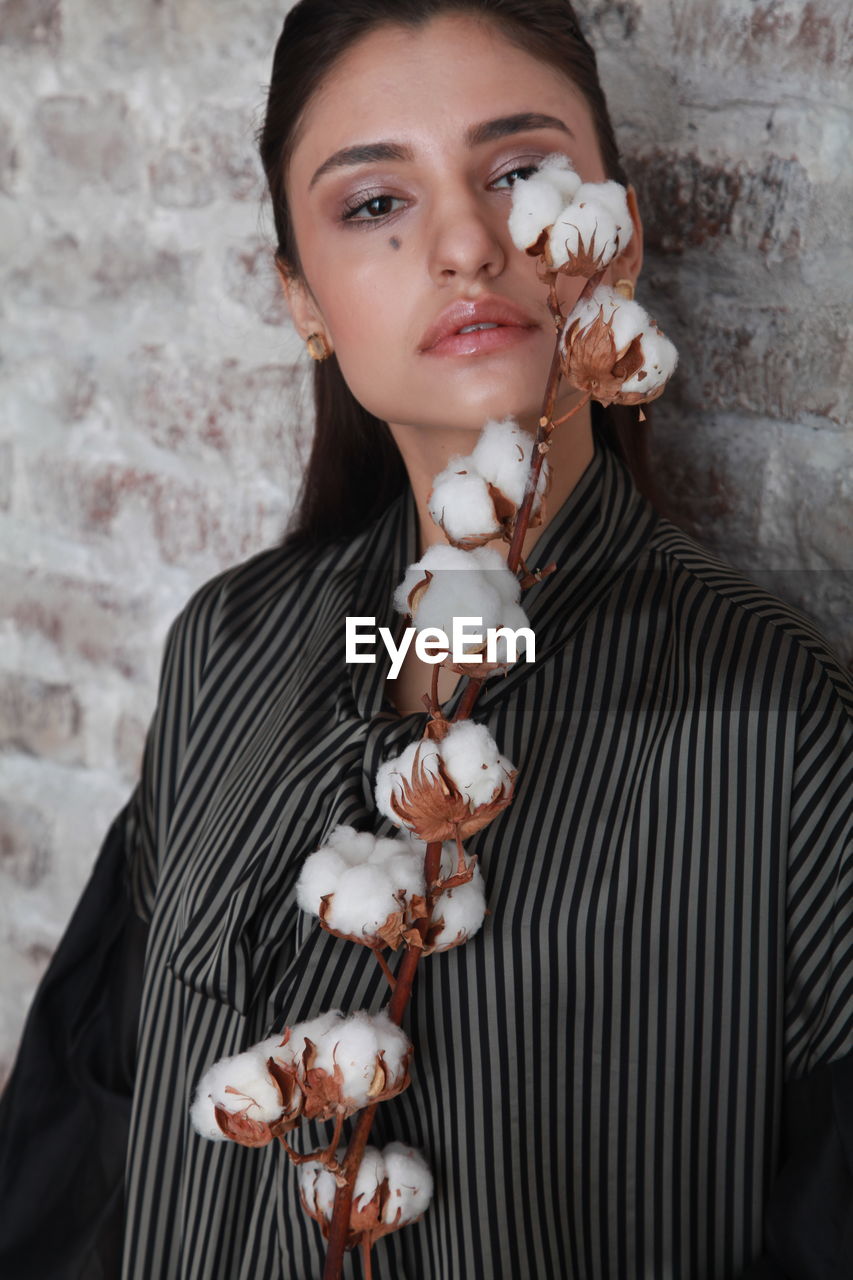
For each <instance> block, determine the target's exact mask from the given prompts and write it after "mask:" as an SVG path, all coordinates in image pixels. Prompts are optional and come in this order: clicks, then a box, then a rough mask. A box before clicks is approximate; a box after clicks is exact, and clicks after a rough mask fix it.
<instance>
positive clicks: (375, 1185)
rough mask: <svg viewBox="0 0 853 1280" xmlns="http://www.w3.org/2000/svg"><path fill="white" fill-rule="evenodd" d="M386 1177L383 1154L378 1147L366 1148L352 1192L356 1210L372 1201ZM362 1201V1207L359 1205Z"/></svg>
mask: <svg viewBox="0 0 853 1280" xmlns="http://www.w3.org/2000/svg"><path fill="white" fill-rule="evenodd" d="M384 1177H385V1161H384V1160H383V1159H382V1152H381V1151H378V1150H377V1149H376V1147H365V1148H364V1155H363V1156H362V1158H361V1164H360V1165H359V1166H358V1173H357V1174H356V1175H355V1186H354V1187H353V1191H352V1203H353V1207H354V1208H359V1207H361V1208H364V1206H365V1205H366V1204H367V1202H368V1201H369V1200H372V1199H373V1197H374V1196H375V1195H376V1192H377V1190H378V1189H379V1184H380V1183H381V1182H382V1180H383V1179H384ZM358 1201H361V1205H360V1206H359V1205H358V1203H357V1202H358Z"/></svg>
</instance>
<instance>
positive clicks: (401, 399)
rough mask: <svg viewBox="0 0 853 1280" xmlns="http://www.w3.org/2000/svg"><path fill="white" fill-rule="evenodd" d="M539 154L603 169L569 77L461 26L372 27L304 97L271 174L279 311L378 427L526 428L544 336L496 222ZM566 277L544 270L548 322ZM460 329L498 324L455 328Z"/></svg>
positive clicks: (537, 286) (481, 29) (529, 280)
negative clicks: (278, 171) (290, 261)
mask: <svg viewBox="0 0 853 1280" xmlns="http://www.w3.org/2000/svg"><path fill="white" fill-rule="evenodd" d="M554 151H561V152H563V153H564V154H566V155H568V156H569V157H570V159H571V161H572V163H573V165H574V167H575V169H576V170H577V172H578V173H579V174H580V175H581V176H582V177H583V178H584V179H585V180H588V181H601V180H603V179H604V178H605V177H606V174H605V172H604V169H603V166H602V162H601V157H600V155H599V152H598V145H597V142H596V139H595V132H594V128H593V123H592V118H591V116H590V113H589V109H588V107H587V106H586V103H585V101H584V99H583V98H582V97H581V95H580V94H579V93H578V92H577V91H576V90H575V89H574V88H573V86H572V85H571V84H570V82H569V81H568V80H567V79H565V77H563V76H561V75H560V74H559V73H558V72H557V71H556V70H554V69H553V68H551V67H550V66H547V65H545V64H543V63H541V62H538V61H537V60H536V59H534V58H532V57H531V56H530V55H529V54H527V53H525V52H523V51H522V50H520V49H518V48H516V46H515V45H513V44H511V43H510V42H509V41H508V40H507V39H506V38H505V37H504V36H503V35H502V34H501V33H500V32H498V31H497V30H496V29H495V28H493V27H492V26H490V25H487V24H484V23H481V22H478V21H476V20H474V19H472V18H470V17H467V16H462V15H449V16H446V17H441V18H437V19H434V20H433V21H432V22H430V23H429V24H428V25H427V26H425V27H422V28H420V29H419V30H416V31H411V30H406V29H405V28H398V27H383V28H380V29H379V30H377V31H376V32H374V33H373V34H371V35H369V36H366V37H365V38H364V39H363V40H361V41H360V42H359V43H358V44H356V45H355V46H353V48H352V49H350V51H349V52H348V53H347V54H346V55H345V56H344V58H343V59H342V60H341V61H340V62H339V63H338V64H337V65H336V66H335V68H334V69H333V71H332V72H331V73H330V75H329V76H328V77H327V79H326V81H325V82H324V84H323V85H322V86H321V88H320V90H319V91H318V92H317V94H316V95H315V97H314V98H313V99H312V101H311V103H310V104H309V108H308V111H307V113H306V116H305V119H304V122H303V127H302V129H301V131H300V134H299V138H298V142H297V145H296V147H295V150H294V153H293V157H292V162H291V165H290V170H289V173H288V180H287V190H288V197H289V200H290V207H291V214H292V218H293V226H294V232H295V236H296V243H297V246H298V250H299V255H300V259H301V266H302V282H301V285H300V286H298V287H297V288H296V290H295V291H292V292H291V304H292V307H293V311H294V316H295V319H296V322H297V325H298V326H299V328H300V331H301V332H302V333H303V334H306V333H308V332H311V331H312V330H314V329H322V331H323V332H324V333H325V334H326V335H327V337H328V338H329V339H330V340H331V343H332V345H333V346H334V349H335V352H336V354H337V358H338V361H339V364H340V367H341V371H342V373H343V375H344V377H345V379H346V381H347V383H348V384H349V387H350V389H351V390H352V392H353V394H354V395H355V397H356V399H357V400H359V401H360V402H361V404H362V405H364V407H365V408H366V409H368V410H369V411H370V412H371V413H373V414H375V415H376V416H377V417H378V418H382V419H384V420H386V421H387V422H390V423H391V424H395V425H407V426H420V427H429V428H441V427H452V428H456V429H459V428H466V429H471V430H475V431H478V430H480V429H481V427H482V426H483V424H484V422H485V421H486V419H487V418H489V417H496V416H497V417H504V416H506V415H507V414H515V415H517V416H519V417H520V418H521V419H522V421H529V422H530V423H531V424H532V423H535V421H536V419H537V418H538V415H539V406H540V403H541V398H542V393H543V390H544V386H545V381H546V378H547V375H548V369H549V366H550V362H551V357H552V354H553V350H554V326H553V321H552V320H551V316H550V313H549V311H548V307H547V302H546V294H547V290H546V287H545V286H544V285H543V284H542V283H541V281H540V280H539V279H538V278H537V264H536V261H535V260H534V259H533V258H530V257H528V256H527V255H526V254H524V253H522V252H521V251H519V250H518V249H516V248H515V246H514V245H513V243H512V241H511V240H510V237H509V233H508V230H507V218H508V216H509V211H510V192H511V187H512V183H513V181H514V179H515V178H516V176H517V175H518V173H519V172H521V174H522V175H525V176H526V171H527V170H528V169H529V167H530V166H535V165H536V163H537V162H538V161H540V160H541V159H542V158H543V157H544V156H546V155H548V154H549V153H551V152H554ZM583 283H584V282H583V280H575V279H568V278H566V277H561V278H560V294H561V298H562V300H563V309H564V312H565V311H566V309H568V308H570V307H571V306H572V304H573V302H574V300H575V299H576V298H577V296H578V294H579V293H580V291H581V288H582V287H583ZM474 324H487V325H494V324H497V325H498V326H499V327H497V328H487V329H485V330H482V329H481V330H479V331H475V332H472V333H469V334H464V333H460V332H459V330H460V329H463V328H466V327H468V326H470V325H474Z"/></svg>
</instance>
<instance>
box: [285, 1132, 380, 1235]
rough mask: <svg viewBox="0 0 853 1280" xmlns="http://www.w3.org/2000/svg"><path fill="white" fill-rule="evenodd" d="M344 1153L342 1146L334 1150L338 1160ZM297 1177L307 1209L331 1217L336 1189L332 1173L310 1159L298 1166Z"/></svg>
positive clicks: (341, 1158)
mask: <svg viewBox="0 0 853 1280" xmlns="http://www.w3.org/2000/svg"><path fill="white" fill-rule="evenodd" d="M368 1150H369V1148H368ZM345 1154H346V1151H345V1148H343V1147H341V1148H340V1150H339V1151H338V1152H336V1155H337V1157H338V1159H339V1160H343V1158H344V1155H345ZM365 1154H366V1152H365ZM297 1177H298V1178H299V1190H300V1191H301V1192H302V1195H303V1198H304V1200H305V1202H306V1204H307V1205H308V1207H309V1209H310V1210H312V1211H316V1212H317V1213H319V1214H320V1215H322V1217H324V1218H327V1219H331V1217H332V1213H333V1212H334V1208H335V1192H336V1191H337V1189H338V1184H337V1183H336V1182H335V1179H334V1175H333V1174H331V1173H329V1170H328V1169H327V1168H325V1166H324V1165H321V1164H319V1163H318V1162H317V1161H316V1160H311V1161H307V1162H306V1163H305V1164H301V1165H299V1166H298V1173H297Z"/></svg>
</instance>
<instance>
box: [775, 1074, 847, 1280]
mask: <svg viewBox="0 0 853 1280" xmlns="http://www.w3.org/2000/svg"><path fill="white" fill-rule="evenodd" d="M783 1133H784V1135H785V1151H784V1152H783V1159H782V1164H781V1167H780V1171H779V1174H778V1176H777V1178H776V1182H775V1183H774V1186H773V1189H772V1193H771V1197H770V1203H769V1206H768V1211H767V1251H768V1254H769V1256H770V1257H771V1258H772V1259H773V1260H774V1262H775V1264H776V1265H777V1266H778V1267H779V1268H781V1270H780V1271H779V1272H778V1273H777V1274H779V1275H785V1276H790V1277H791V1280H850V1277H853V1055H848V1056H847V1057H844V1058H839V1059H837V1060H836V1061H835V1062H831V1063H829V1064H828V1065H826V1066H822V1067H818V1068H817V1070H815V1071H812V1072H811V1073H810V1074H809V1075H808V1076H806V1077H804V1078H803V1079H801V1080H795V1081H792V1082H791V1083H789V1084H788V1086H787V1088H786V1096H785V1117H784V1128H783Z"/></svg>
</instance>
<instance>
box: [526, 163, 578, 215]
mask: <svg viewBox="0 0 853 1280" xmlns="http://www.w3.org/2000/svg"><path fill="white" fill-rule="evenodd" d="M536 172H537V174H538V175H539V176H540V177H541V178H545V179H547V181H548V182H550V183H551V186H552V187H554V189H555V190H556V191H559V193H560V195H561V196H562V197H563V204H566V203H568V201H569V200H574V198H575V195H576V193H577V191H578V189H579V188H580V186H581V177H580V174H579V173H576V172H575V170H574V169H573V168H572V162H571V160H570V159H569V158H568V156H564V155H563V154H562V152H560V151H553V152H552V153H551V155H549V156H546V157H545V159H544V160H543V161H542V163H541V164H540V166H539V168H538V169H537V171H536Z"/></svg>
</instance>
